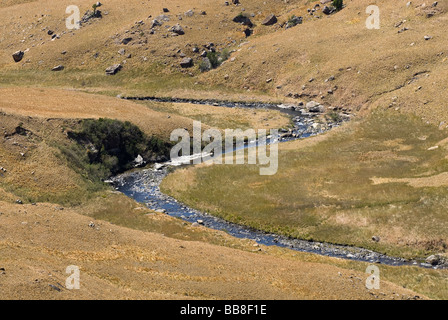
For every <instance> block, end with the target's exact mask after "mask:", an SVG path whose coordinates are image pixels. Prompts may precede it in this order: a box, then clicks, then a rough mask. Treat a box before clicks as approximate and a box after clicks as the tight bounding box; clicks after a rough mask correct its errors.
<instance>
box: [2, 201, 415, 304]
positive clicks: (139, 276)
mask: <svg viewBox="0 0 448 320" xmlns="http://www.w3.org/2000/svg"><path fill="white" fill-rule="evenodd" d="M0 208H1V212H2V215H1V216H0V219H1V221H2V223H1V225H0V230H1V234H2V235H3V236H2V238H1V239H0V248H1V251H2V256H1V258H0V267H2V268H4V269H5V273H4V274H1V275H0V283H1V285H2V298H3V299H403V298H409V297H414V296H415V295H416V293H414V292H412V291H410V290H407V289H404V288H401V287H400V286H397V285H394V284H391V283H389V282H387V281H382V287H381V290H378V291H376V290H374V291H372V294H371V293H370V292H369V290H367V289H366V288H365V280H364V279H365V278H366V275H365V274H363V273H362V272H359V271H349V270H345V269H344V268H343V267H342V268H341V267H334V266H329V265H325V264H322V263H320V262H304V261H301V260H300V259H298V257H292V256H290V255H284V253H283V254H279V253H275V251H274V252H273V253H269V251H270V249H269V248H262V251H261V252H258V253H251V252H249V251H250V250H252V249H251V248H253V247H251V244H250V243H245V242H244V241H240V240H235V239H233V238H231V237H229V236H226V235H225V234H221V233H217V232H214V231H207V230H205V229H202V228H199V229H198V230H193V231H188V230H186V231H185V232H186V233H188V232H200V233H210V236H211V237H220V238H222V239H224V241H225V242H227V243H228V245H230V244H232V243H233V244H234V245H238V246H239V247H243V248H245V249H243V250H241V249H232V248H228V247H223V246H217V245H211V244H208V243H204V242H202V241H200V242H198V241H181V240H177V239H172V238H169V237H166V236H163V235H161V234H159V233H151V232H144V231H137V230H132V229H128V228H125V227H120V226H117V225H113V224H110V223H108V222H105V221H100V220H93V223H94V224H95V227H89V224H90V223H91V222H92V218H90V217H86V216H84V215H80V214H79V213H78V212H77V211H76V210H73V209H68V208H66V209H65V210H62V211H61V210H59V209H58V208H56V207H55V205H52V204H46V203H39V204H38V205H37V206H31V205H25V206H18V205H12V204H9V203H5V202H0ZM146 218H147V219H152V218H151V216H148V217H146ZM185 228H186V229H187V228H189V227H188V226H186V227H185ZM61 240H63V241H61ZM297 255H300V254H297ZM186 257H188V258H187V259H186ZM69 265H76V266H78V267H79V268H80V270H81V289H80V290H71V291H70V290H67V289H65V288H64V286H65V279H66V278H67V277H68V275H67V274H66V273H65V269H66V268H67V267H68V266H69ZM339 273H340V274H339ZM50 285H53V286H56V287H59V288H61V289H60V291H57V290H54V289H52V287H50ZM380 292H381V293H382V294H380ZM383 294H384V295H383ZM420 296H421V295H420Z"/></svg>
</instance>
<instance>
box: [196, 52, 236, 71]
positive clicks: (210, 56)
mask: <svg viewBox="0 0 448 320" xmlns="http://www.w3.org/2000/svg"><path fill="white" fill-rule="evenodd" d="M229 57H230V51H229V50H228V49H224V50H222V51H221V52H213V51H210V52H208V53H207V58H205V59H204V60H202V62H201V63H200V64H199V70H201V71H202V72H205V71H209V70H210V69H216V68H218V67H219V66H220V65H221V64H222V63H223V62H224V61H226V60H227V59H229Z"/></svg>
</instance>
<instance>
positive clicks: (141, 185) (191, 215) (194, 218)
mask: <svg viewBox="0 0 448 320" xmlns="http://www.w3.org/2000/svg"><path fill="white" fill-rule="evenodd" d="M127 99H130V98H127ZM155 99H156V98H146V99H142V98H138V100H155ZM156 101H158V100H156ZM163 101H164V102H166V100H163ZM171 102H185V101H184V100H181V101H177V100H176V101H171ZM188 102H190V103H195V101H193V100H188ZM198 103H203V104H212V103H213V104H214V105H218V106H226V107H247V108H263V109H266V108H269V109H272V108H275V107H276V106H274V105H267V104H258V105H257V104H253V103H252V104H249V105H244V104H241V103H240V104H237V105H236V104H232V103H230V102H226V103H221V104H219V102H215V101H213V102H212V103H211V102H209V101H208V102H203V101H200V102H198ZM276 109H278V110H281V111H282V112H285V113H287V114H288V115H290V116H291V117H292V118H293V119H294V123H295V127H294V129H292V130H290V131H289V132H288V135H287V137H285V138H283V139H280V140H284V141H288V140H291V139H303V138H306V137H309V136H311V135H316V134H319V133H321V132H324V131H327V130H330V129H331V128H333V127H336V126H338V125H339V124H337V123H332V124H330V125H327V126H325V128H322V127H316V126H313V124H314V119H315V117H314V116H311V117H310V115H303V113H301V112H300V111H298V110H294V109H290V108H278V107H277V108H276ZM290 133H292V134H290ZM169 168H171V164H170V163H166V164H156V166H155V167H152V168H145V169H136V170H133V171H131V172H127V173H124V174H121V175H119V176H116V177H113V178H112V179H111V180H112V183H113V185H114V186H115V188H116V190H118V191H120V192H122V193H123V194H125V195H126V196H128V197H131V198H133V199H135V200H136V201H137V202H139V203H142V204H145V205H146V206H147V207H148V208H150V209H153V210H155V211H158V212H163V213H166V214H168V215H170V216H172V217H177V218H180V219H183V220H185V221H188V222H190V223H194V224H200V225H203V226H205V227H208V228H211V229H215V230H222V231H225V232H227V233H228V234H230V235H232V236H234V237H237V238H243V239H251V240H254V241H256V242H257V243H259V244H262V245H267V246H279V247H285V248H289V249H292V250H297V251H301V252H309V253H314V254H319V255H325V256H329V257H337V258H342V259H349V260H356V261H363V262H370V263H375V264H385V265H391V266H404V265H406V266H418V267H424V268H435V269H441V268H444V269H445V268H447V267H448V266H446V265H439V266H431V265H429V264H427V263H425V262H424V261H415V260H405V259H402V258H397V257H389V256H387V255H384V254H381V253H378V252H374V251H371V250H368V249H364V248H358V247H352V246H344V245H335V244H329V243H321V242H315V241H305V240H300V239H292V238H288V237H285V236H281V235H276V234H271V233H266V232H263V231H260V230H255V229H252V228H249V227H246V226H242V225H238V224H234V223H231V222H228V221H226V220H223V219H220V218H217V217H214V216H212V215H210V214H208V213H206V212H201V211H198V210H195V209H193V208H189V207H188V206H186V205H184V204H183V203H180V202H178V201H177V200H176V199H174V198H172V197H170V196H168V195H165V194H163V193H162V192H161V191H160V187H159V186H160V183H161V182H162V180H163V178H165V177H166V176H167V175H168V173H169V171H170V169H169Z"/></svg>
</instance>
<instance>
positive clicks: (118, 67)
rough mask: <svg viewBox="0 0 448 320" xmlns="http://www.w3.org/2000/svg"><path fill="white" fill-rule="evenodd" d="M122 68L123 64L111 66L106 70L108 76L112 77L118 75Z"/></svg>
mask: <svg viewBox="0 0 448 320" xmlns="http://www.w3.org/2000/svg"><path fill="white" fill-rule="evenodd" d="M121 68H122V66H121V64H114V65H113V66H110V67H109V68H107V69H106V74H107V75H110V76H111V75H114V74H117V72H118V71H120V70H121Z"/></svg>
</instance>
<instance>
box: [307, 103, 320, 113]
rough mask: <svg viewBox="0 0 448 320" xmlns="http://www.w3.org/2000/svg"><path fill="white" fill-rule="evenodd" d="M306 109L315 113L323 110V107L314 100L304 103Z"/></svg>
mask: <svg viewBox="0 0 448 320" xmlns="http://www.w3.org/2000/svg"><path fill="white" fill-rule="evenodd" d="M305 107H306V109H308V111H309V112H313V113H317V112H324V107H323V106H322V105H321V104H320V103H319V102H316V101H310V102H308V103H307V104H306V106H305Z"/></svg>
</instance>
